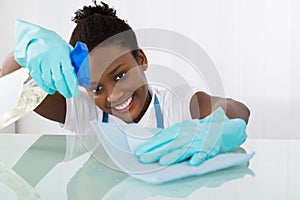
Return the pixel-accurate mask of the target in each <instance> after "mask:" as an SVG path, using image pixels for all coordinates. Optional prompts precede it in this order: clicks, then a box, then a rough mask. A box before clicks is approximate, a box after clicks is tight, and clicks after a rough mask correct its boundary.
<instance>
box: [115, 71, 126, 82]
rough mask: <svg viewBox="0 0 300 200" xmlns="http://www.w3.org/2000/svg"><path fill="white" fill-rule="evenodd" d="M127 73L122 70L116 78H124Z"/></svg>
mask: <svg viewBox="0 0 300 200" xmlns="http://www.w3.org/2000/svg"><path fill="white" fill-rule="evenodd" d="M125 75H126V72H122V73H120V74H118V75H117V76H116V78H115V80H116V81H118V80H120V79H121V78H123V77H124V76H125Z"/></svg>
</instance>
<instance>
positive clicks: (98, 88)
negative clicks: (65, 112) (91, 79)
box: [91, 86, 103, 94]
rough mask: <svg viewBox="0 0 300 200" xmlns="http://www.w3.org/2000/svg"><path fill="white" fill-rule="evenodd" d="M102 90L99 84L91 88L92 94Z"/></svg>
mask: <svg viewBox="0 0 300 200" xmlns="http://www.w3.org/2000/svg"><path fill="white" fill-rule="evenodd" d="M102 90H103V88H102V87H101V86H96V87H94V88H92V89H91V92H92V93H93V94H99V93H100V92H101V91H102Z"/></svg>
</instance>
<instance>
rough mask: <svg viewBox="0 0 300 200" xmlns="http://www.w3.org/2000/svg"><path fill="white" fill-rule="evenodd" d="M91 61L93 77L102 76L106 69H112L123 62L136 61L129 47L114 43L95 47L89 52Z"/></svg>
mask: <svg viewBox="0 0 300 200" xmlns="http://www.w3.org/2000/svg"><path fill="white" fill-rule="evenodd" d="M89 62H90V71H91V76H92V78H93V77H99V76H101V75H102V74H103V73H104V72H105V71H109V70H112V69H113V68H114V67H117V66H118V65H120V64H121V63H122V64H126V63H128V62H135V59H134V57H133V56H132V54H131V52H130V51H129V50H128V49H125V48H122V47H121V46H115V45H112V46H105V47H100V48H95V49H94V50H93V51H92V52H90V54H89Z"/></svg>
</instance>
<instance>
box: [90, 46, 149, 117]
mask: <svg viewBox="0 0 300 200" xmlns="http://www.w3.org/2000/svg"><path fill="white" fill-rule="evenodd" d="M89 62H90V69H91V71H90V72H91V85H90V86H89V87H87V88H86V90H87V91H88V94H89V95H90V97H91V98H92V99H93V100H94V102H95V104H96V105H97V106H98V107H99V108H100V109H101V110H103V111H104V112H106V113H109V114H112V115H114V116H116V117H118V118H120V119H122V120H123V121H125V122H138V121H139V120H140V119H141V117H142V116H143V115H144V113H145V112H146V110H147V108H148V106H149V103H150V100H151V97H150V94H149V92H148V86H147V80H146V77H145V74H144V71H145V70H146V68H147V58H146V56H145V54H144V53H143V51H142V50H138V60H137V59H136V58H134V56H133V55H132V53H131V52H129V51H128V50H126V49H125V48H122V47H121V46H118V45H112V46H107V47H99V48H95V49H94V50H93V51H92V52H91V53H90V54H89Z"/></svg>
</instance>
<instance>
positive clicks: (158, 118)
mask: <svg viewBox="0 0 300 200" xmlns="http://www.w3.org/2000/svg"><path fill="white" fill-rule="evenodd" d="M154 111H155V117H156V124H157V128H164V122H163V117H162V112H161V109H160V105H159V101H158V98H157V97H156V95H155V96H154ZM102 122H104V123H107V122H108V114H107V113H106V112H103V117H102Z"/></svg>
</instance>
